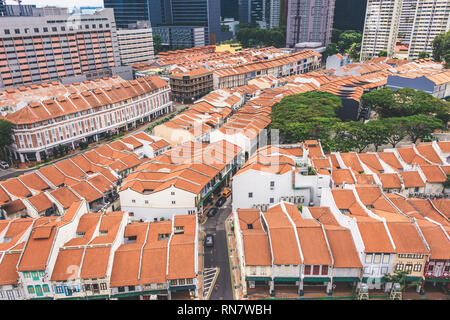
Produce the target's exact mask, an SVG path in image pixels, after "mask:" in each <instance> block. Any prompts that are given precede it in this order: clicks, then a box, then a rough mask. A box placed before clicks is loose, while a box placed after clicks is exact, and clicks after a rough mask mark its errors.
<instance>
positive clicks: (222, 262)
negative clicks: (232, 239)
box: [202, 197, 233, 300]
mask: <svg viewBox="0 0 450 320" xmlns="http://www.w3.org/2000/svg"><path fill="white" fill-rule="evenodd" d="M230 213H231V197H229V198H228V199H227V202H226V203H225V204H224V205H223V206H222V207H221V208H220V209H219V210H218V212H217V213H216V214H215V216H214V217H210V218H208V220H207V221H206V222H205V224H203V226H202V228H203V231H204V232H205V234H209V233H211V234H213V235H214V247H213V248H208V247H205V268H213V267H216V266H217V267H219V268H220V273H219V276H218V277H217V281H216V284H217V285H218V287H217V289H213V292H212V293H211V296H210V298H209V299H210V300H233V289H232V286H231V285H232V284H231V275H230V265H229V261H228V250H227V239H226V233H225V219H226V218H227V217H228V215H229V214H230Z"/></svg>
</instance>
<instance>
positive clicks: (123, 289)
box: [117, 287, 125, 292]
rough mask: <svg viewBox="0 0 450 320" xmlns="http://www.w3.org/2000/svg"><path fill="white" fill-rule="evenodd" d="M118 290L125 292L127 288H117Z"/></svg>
mask: <svg viewBox="0 0 450 320" xmlns="http://www.w3.org/2000/svg"><path fill="white" fill-rule="evenodd" d="M117 290H118V291H119V292H125V287H119V288H117Z"/></svg>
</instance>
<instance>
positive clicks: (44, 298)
mask: <svg viewBox="0 0 450 320" xmlns="http://www.w3.org/2000/svg"><path fill="white" fill-rule="evenodd" d="M30 300H53V298H52V297H42V298H31V299H30Z"/></svg>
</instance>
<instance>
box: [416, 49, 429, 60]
mask: <svg viewBox="0 0 450 320" xmlns="http://www.w3.org/2000/svg"><path fill="white" fill-rule="evenodd" d="M429 57H430V54H429V53H428V52H426V51H421V52H419V57H418V58H419V59H425V58H429Z"/></svg>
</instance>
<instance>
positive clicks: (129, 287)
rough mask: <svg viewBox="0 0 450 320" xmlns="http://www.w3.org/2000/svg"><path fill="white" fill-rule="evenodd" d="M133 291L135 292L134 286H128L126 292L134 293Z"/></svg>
mask: <svg viewBox="0 0 450 320" xmlns="http://www.w3.org/2000/svg"><path fill="white" fill-rule="evenodd" d="M135 290H136V288H135V286H128V291H135Z"/></svg>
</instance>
